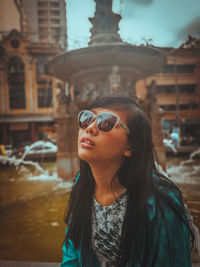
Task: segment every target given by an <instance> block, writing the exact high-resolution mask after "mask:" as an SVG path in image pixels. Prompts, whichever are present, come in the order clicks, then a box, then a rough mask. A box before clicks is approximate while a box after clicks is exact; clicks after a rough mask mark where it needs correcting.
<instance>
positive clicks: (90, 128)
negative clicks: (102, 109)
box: [86, 120, 99, 135]
mask: <svg viewBox="0 0 200 267" xmlns="http://www.w3.org/2000/svg"><path fill="white" fill-rule="evenodd" d="M98 132H99V131H98V129H97V126H96V120H94V121H93V122H92V123H91V124H90V125H88V127H87V128H86V133H90V134H93V135H97V134H98Z"/></svg>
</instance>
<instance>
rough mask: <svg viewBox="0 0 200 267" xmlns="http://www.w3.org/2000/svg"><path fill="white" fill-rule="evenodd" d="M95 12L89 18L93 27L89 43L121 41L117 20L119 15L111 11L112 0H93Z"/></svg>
mask: <svg viewBox="0 0 200 267" xmlns="http://www.w3.org/2000/svg"><path fill="white" fill-rule="evenodd" d="M95 2H96V12H95V15H94V17H93V18H89V21H90V22H91V23H92V25H93V27H92V28H91V30H90V32H91V33H92V36H91V40H90V42H89V44H94V43H95V44H96V43H104V42H122V41H121V38H120V36H119V34H118V33H117V32H118V30H119V21H120V19H121V16H120V15H119V14H114V13H113V12H112V0H95Z"/></svg>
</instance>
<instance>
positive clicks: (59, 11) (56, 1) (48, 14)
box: [23, 0, 67, 48]
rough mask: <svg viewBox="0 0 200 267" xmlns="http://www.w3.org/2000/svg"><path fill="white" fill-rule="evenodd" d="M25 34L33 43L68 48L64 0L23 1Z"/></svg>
mask: <svg viewBox="0 0 200 267" xmlns="http://www.w3.org/2000/svg"><path fill="white" fill-rule="evenodd" d="M23 21H24V24H23V32H24V33H25V34H26V35H27V37H28V39H29V40H30V41H31V42H32V43H37V42H48V43H58V44H60V46H61V47H62V48H66V45H67V44H66V42H67V36H66V33H67V30H66V3H65V1H64V0H28V1H23Z"/></svg>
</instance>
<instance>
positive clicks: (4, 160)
mask: <svg viewBox="0 0 200 267" xmlns="http://www.w3.org/2000/svg"><path fill="white" fill-rule="evenodd" d="M0 164H2V165H11V166H14V167H16V168H20V167H21V166H31V167H34V168H35V169H36V170H37V171H39V172H42V173H43V172H44V169H43V168H42V167H41V166H40V165H39V164H38V163H37V162H33V161H30V160H29V161H25V160H23V159H16V158H15V157H6V156H0Z"/></svg>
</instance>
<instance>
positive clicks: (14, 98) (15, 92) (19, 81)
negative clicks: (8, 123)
mask: <svg viewBox="0 0 200 267" xmlns="http://www.w3.org/2000/svg"><path fill="white" fill-rule="evenodd" d="M7 78H8V86H9V104H10V108H11V109H20V108H25V107H26V98H25V88H24V83H25V78H24V63H23V61H22V59H21V58H20V57H18V56H13V57H11V58H10V59H9V62H8V65H7Z"/></svg>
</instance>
